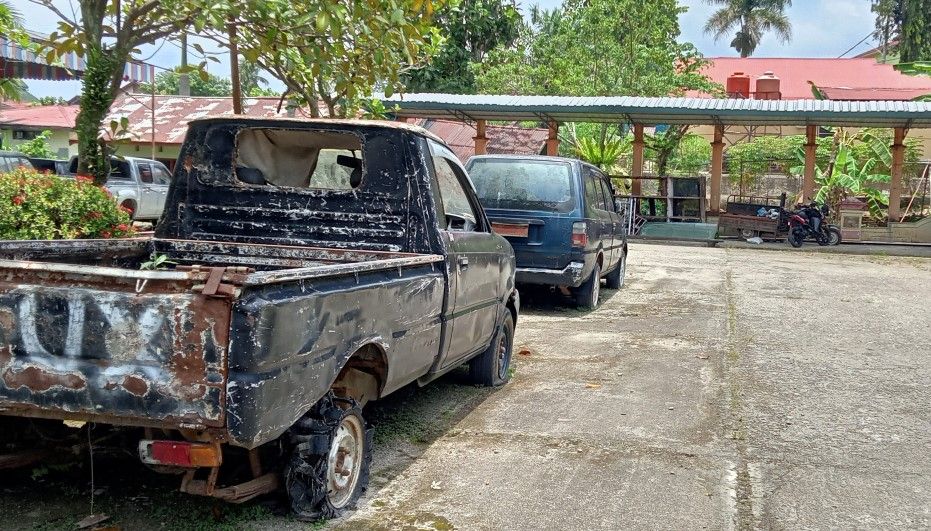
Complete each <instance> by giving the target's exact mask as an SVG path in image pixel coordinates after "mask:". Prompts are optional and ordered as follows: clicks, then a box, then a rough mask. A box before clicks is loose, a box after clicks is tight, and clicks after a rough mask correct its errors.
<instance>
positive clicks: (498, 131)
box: [413, 118, 549, 162]
mask: <svg viewBox="0 0 931 531" xmlns="http://www.w3.org/2000/svg"><path fill="white" fill-rule="evenodd" d="M413 123H414V124H416V125H419V126H420V127H423V128H424V129H426V130H428V131H430V132H431V133H433V134H435V135H436V136H438V137H440V138H442V139H443V140H444V141H445V142H446V143H447V144H449V147H450V148H451V149H452V150H453V152H454V153H455V154H456V156H457V157H459V160H461V161H463V162H465V161H466V160H468V158H469V157H471V156H472V155H475V140H474V139H473V137H474V136H475V129H474V128H473V127H472V126H471V125H469V124H467V123H463V122H456V121H453V120H435V119H426V118H421V119H418V120H415V121H414V122H413ZM485 136H486V137H487V138H488V144H487V146H486V149H487V151H488V153H489V154H509V155H539V154H540V151H541V150H542V149H543V145H544V143H545V142H546V138H547V137H548V136H549V132H548V131H547V130H546V129H539V128H527V127H518V126H514V125H489V126H487V127H486V128H485Z"/></svg>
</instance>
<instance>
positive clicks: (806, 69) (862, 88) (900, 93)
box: [705, 57, 931, 100]
mask: <svg viewBox="0 0 931 531" xmlns="http://www.w3.org/2000/svg"><path fill="white" fill-rule="evenodd" d="M709 60H710V61H711V63H712V64H711V66H709V67H708V69H707V70H705V72H706V73H707V74H708V76H709V77H711V79H712V80H714V81H715V82H717V83H720V84H722V85H724V84H725V83H726V82H727V78H728V76H731V75H732V74H734V73H736V72H742V73H744V74H746V75H749V76H750V80H751V91H753V90H754V89H753V87H752V85H753V84H754V83H755V81H756V79H757V78H759V77H760V76H762V75H763V74H764V73H766V72H772V73H773V74H775V75H776V77H778V78H779V80H780V85H781V88H780V91H781V92H782V99H786V100H801V99H811V98H812V91H811V86H810V85H809V84H808V82H809V81H811V82H813V83H814V84H815V85H817V86H818V88H820V89H821V90H822V91H823V92H824V93H825V95H827V97H828V98H830V99H832V100H911V99H914V98H917V97H919V96H923V95H925V94H931V77H927V76H907V75H904V74H901V73H899V72H898V71H896V70H895V69H894V68H893V67H892V65H889V64H880V63H877V62H876V60H875V59H873V58H868V57H864V58H851V59H830V58H811V59H809V58H804V59H798V58H771V57H748V58H740V57H714V58H711V59H709Z"/></svg>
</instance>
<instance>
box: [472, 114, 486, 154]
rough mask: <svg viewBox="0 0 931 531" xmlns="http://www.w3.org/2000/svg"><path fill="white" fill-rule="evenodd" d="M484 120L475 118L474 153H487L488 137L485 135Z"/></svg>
mask: <svg viewBox="0 0 931 531" xmlns="http://www.w3.org/2000/svg"><path fill="white" fill-rule="evenodd" d="M485 125H486V123H485V120H475V136H474V137H472V140H474V141H475V154H476V155H484V154H486V153H488V138H487V137H486V136H485Z"/></svg>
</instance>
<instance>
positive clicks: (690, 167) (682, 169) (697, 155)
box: [668, 133, 711, 175]
mask: <svg viewBox="0 0 931 531" xmlns="http://www.w3.org/2000/svg"><path fill="white" fill-rule="evenodd" d="M710 162H711V142H709V141H708V140H707V139H705V138H703V137H701V136H699V135H695V134H691V133H689V134H686V135H685V136H684V137H683V138H682V140H681V141H680V142H679V145H678V146H676V149H675V150H674V151H673V152H672V154H671V156H670V158H669V163H668V164H669V169H670V173H673V174H678V175H696V174H697V173H699V172H701V171H705V170H707V169H708V165H709V163H710Z"/></svg>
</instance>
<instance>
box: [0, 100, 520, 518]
mask: <svg viewBox="0 0 931 531" xmlns="http://www.w3.org/2000/svg"><path fill="white" fill-rule="evenodd" d="M153 256H154V257H155V258H153ZM0 258H2V259H3V262H2V264H0V273H2V275H3V278H4V279H5V282H4V284H3V285H2V286H0V415H7V416H12V417H18V418H20V419H22V420H23V421H24V422H26V419H29V418H45V419H68V420H73V421H84V422H88V423H102V424H118V425H125V426H136V427H146V428H153V429H147V430H146V431H145V434H144V435H142V433H143V432H142V431H141V430H140V431H138V432H137V433H139V434H140V435H139V436H141V437H142V440H141V441H139V445H138V448H139V455H140V458H141V459H142V461H143V462H145V463H147V464H149V465H151V466H152V467H154V468H156V469H157V470H159V471H169V472H183V473H184V476H183V480H182V481H181V490H182V491H184V492H187V493H192V494H200V495H206V496H213V497H216V498H221V499H225V500H229V501H234V502H241V501H244V500H247V499H250V498H253V497H255V496H258V495H260V494H263V493H267V492H270V491H272V490H274V489H276V488H283V489H284V491H285V492H286V493H287V495H288V497H289V498H290V503H291V507H292V509H293V510H294V512H296V513H297V514H298V515H299V516H300V517H302V518H307V519H316V518H320V517H330V516H334V515H337V514H339V513H340V512H342V511H343V510H345V509H347V508H349V507H352V506H353V504H354V502H355V501H356V499H357V498H358V497H359V495H360V493H361V492H362V491H363V490H364V489H365V486H366V483H367V479H368V471H369V463H370V460H371V458H372V436H371V435H372V432H371V429H370V428H369V426H368V425H367V424H366V422H365V420H364V417H363V412H362V411H363V410H362V406H364V405H365V404H366V403H367V402H369V401H370V400H376V399H380V398H382V397H384V396H386V395H388V394H390V393H391V392H393V391H396V390H397V389H399V388H401V387H403V386H405V385H407V384H410V383H412V382H416V383H417V384H419V385H424V384H427V383H429V382H430V381H432V380H434V379H436V378H437V377H439V376H441V375H443V374H445V373H447V372H449V371H451V370H453V369H455V368H457V367H459V366H461V365H462V364H464V363H468V364H469V374H470V378H471V381H473V382H475V383H478V384H482V385H489V386H496V385H501V384H503V383H505V382H507V380H508V378H509V372H508V369H509V364H510V360H511V353H512V349H513V338H514V327H515V323H516V322H517V315H518V310H519V306H520V301H519V296H518V292H517V290H516V289H515V286H514V271H515V262H514V252H513V250H512V249H511V246H510V245H508V242H507V241H506V240H505V239H504V238H502V237H501V236H499V235H497V234H495V233H493V232H492V230H491V225H490V223H489V221H488V219H487V218H486V216H485V213H484V212H483V211H482V208H481V205H480V203H479V201H478V198H477V197H476V195H475V191H474V189H473V187H472V186H471V183H470V182H469V179H468V176H467V174H466V172H465V170H464V169H463V167H462V166H461V165H460V163H459V162H458V160H457V159H456V156H455V155H454V154H453V152H452V151H450V149H449V148H448V147H447V146H446V145H444V144H443V142H442V141H441V140H440V139H439V138H437V137H435V136H433V135H432V134H430V133H428V132H427V131H425V130H423V129H420V128H416V127H413V126H408V125H405V124H392V123H387V122H365V121H338V120H288V119H249V118H243V117H225V118H211V119H203V120H196V121H193V122H191V123H190V125H189V130H188V134H187V137H186V140H185V143H184V145H183V147H182V150H181V154H180V160H179V164H178V166H177V168H176V173H175V177H174V179H173V182H172V184H171V189H170V192H169V194H168V201H167V203H166V210H165V214H164V216H163V217H162V220H161V222H160V223H159V225H158V226H157V227H156V230H155V236H154V238H149V239H142V238H134V239H123V240H74V241H47V242H46V241H43V242H11V241H7V242H0ZM153 264H163V265H165V266H167V268H166V269H154V270H153V267H155V266H154V265H153ZM25 432H26V430H19V431H17V433H25ZM88 436H89V435H88ZM0 448H3V446H0ZM30 450H35V449H34V448H32V449H30ZM32 455H34V454H32ZM8 462H9V460H8ZM221 468H222V470H221ZM218 477H219V478H225V479H222V480H221V479H218ZM220 481H223V483H220Z"/></svg>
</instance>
